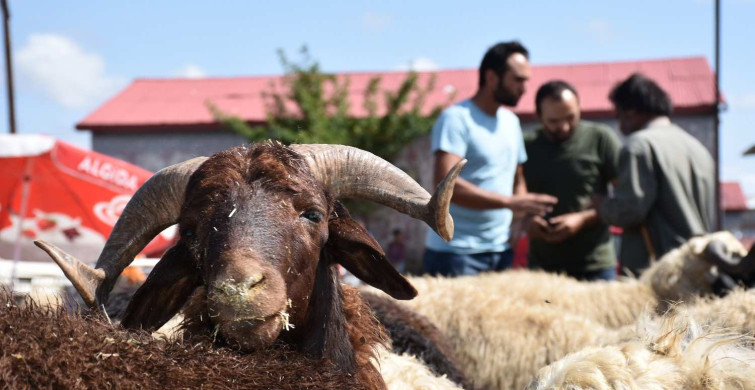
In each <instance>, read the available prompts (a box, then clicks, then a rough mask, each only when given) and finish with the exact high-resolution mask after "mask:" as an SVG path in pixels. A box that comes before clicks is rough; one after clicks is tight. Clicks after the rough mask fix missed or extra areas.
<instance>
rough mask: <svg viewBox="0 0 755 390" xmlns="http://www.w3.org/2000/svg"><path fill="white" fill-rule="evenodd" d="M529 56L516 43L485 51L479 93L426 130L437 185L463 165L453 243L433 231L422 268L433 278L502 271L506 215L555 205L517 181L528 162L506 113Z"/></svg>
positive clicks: (507, 256)
mask: <svg viewBox="0 0 755 390" xmlns="http://www.w3.org/2000/svg"><path fill="white" fill-rule="evenodd" d="M528 55H529V54H528V52H527V49H525V48H524V46H522V45H521V44H520V43H519V42H503V43H499V44H496V45H495V46H493V47H491V48H490V49H489V50H488V51H487V53H486V54H485V56H484V58H483V60H482V63H481V65H480V80H479V87H478V90H477V93H476V94H475V95H474V96H473V97H472V98H470V99H467V100H464V101H462V102H459V103H457V104H455V105H453V106H451V107H449V108H447V109H446V110H445V111H443V113H442V114H441V115H440V117H439V118H438V121H437V122H436V123H435V125H434V126H433V130H432V151H433V153H434V158H435V167H434V178H435V184H436V185H437V183H438V182H439V181H440V180H441V179H442V178H443V177H444V176H445V174H446V173H447V172H448V171H449V170H450V169H451V167H453V166H454V164H456V163H457V162H458V161H460V160H461V159H463V158H466V159H467V160H468V163H467V165H466V166H465V167H464V169H462V171H461V174H460V176H459V178H458V179H457V180H456V185H455V187H454V194H453V198H452V199H451V202H452V203H451V216H452V217H453V218H454V238H453V239H452V240H451V241H450V242H444V241H443V240H442V239H441V238H440V237H439V236H438V235H437V234H435V233H434V232H433V231H429V232H428V235H427V239H426V250H425V257H424V261H423V267H424V269H425V271H426V272H428V273H430V274H432V275H437V274H440V275H445V276H458V275H474V274H477V273H479V272H483V271H497V270H501V269H505V268H508V267H509V266H510V265H511V263H512V260H513V253H512V251H511V248H509V244H508V242H509V235H510V232H509V229H510V225H511V219H512V210H516V211H521V212H524V213H529V214H536V215H545V214H546V213H548V212H549V211H550V210H551V209H552V206H553V205H554V204H555V203H556V202H557V199H556V198H554V197H552V196H549V195H541V194H529V193H527V186H526V184H525V182H524V177H523V175H522V166H521V165H522V163H524V162H525V161H526V160H527V154H526V152H525V149H524V143H523V140H522V130H521V127H520V125H519V118H517V117H516V115H514V113H513V112H511V111H510V110H508V109H506V108H504V107H502V106H504V105H505V106H509V107H514V106H516V104H517V103H518V102H519V98H520V97H521V96H522V95H523V94H524V91H525V84H526V82H527V80H529V78H530V73H531V72H530V65H529V60H528Z"/></svg>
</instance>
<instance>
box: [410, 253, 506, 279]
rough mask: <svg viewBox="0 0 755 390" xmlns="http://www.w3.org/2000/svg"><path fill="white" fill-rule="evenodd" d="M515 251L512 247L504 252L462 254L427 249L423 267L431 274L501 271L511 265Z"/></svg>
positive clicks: (446, 274) (460, 274)
mask: <svg viewBox="0 0 755 390" xmlns="http://www.w3.org/2000/svg"><path fill="white" fill-rule="evenodd" d="M513 261H514V252H513V251H512V250H511V249H508V250H505V251H503V252H485V253H474V254H470V255H460V254H456V253H451V252H438V251H434V250H431V249H426V250H425V256H424V259H423V260H422V268H424V270H425V272H426V273H428V274H430V275H433V276H435V275H442V276H462V275H477V274H479V273H480V272H486V271H501V270H504V269H506V268H510V267H511V263H513Z"/></svg>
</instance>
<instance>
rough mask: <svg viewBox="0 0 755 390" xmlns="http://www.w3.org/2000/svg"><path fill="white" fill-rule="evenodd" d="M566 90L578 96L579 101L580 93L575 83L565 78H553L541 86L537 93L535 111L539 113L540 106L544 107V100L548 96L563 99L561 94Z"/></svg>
mask: <svg viewBox="0 0 755 390" xmlns="http://www.w3.org/2000/svg"><path fill="white" fill-rule="evenodd" d="M564 91H570V92H571V93H573V94H574V96H576V97H577V100H578V101H579V95H578V94H577V90H576V89H575V88H574V86H573V85H571V84H569V83H567V82H566V81H563V80H551V81H548V82H547V83H545V84H543V85H541V86H540V88H539V89H538V90H537V94H536V95H535V111H536V112H537V113H538V114H539V113H540V107H542V104H543V100H545V99H546V98H554V99H559V100H560V99H561V94H562V93H563V92H564Z"/></svg>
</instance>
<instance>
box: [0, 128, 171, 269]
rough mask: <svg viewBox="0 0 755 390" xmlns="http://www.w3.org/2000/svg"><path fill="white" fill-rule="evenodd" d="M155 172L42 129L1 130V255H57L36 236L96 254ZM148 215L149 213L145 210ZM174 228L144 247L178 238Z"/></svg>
mask: <svg viewBox="0 0 755 390" xmlns="http://www.w3.org/2000/svg"><path fill="white" fill-rule="evenodd" d="M150 176H152V173H151V172H149V171H147V170H144V169H142V168H139V167H137V166H135V165H132V164H129V163H127V162H125V161H121V160H118V159H116V158H113V157H110V156H106V155H104V154H100V153H96V152H93V151H90V150H84V149H80V148H78V147H75V146H73V145H71V144H68V143H66V142H63V141H59V140H56V139H54V138H52V137H48V136H42V135H12V134H2V135H0V258H6V259H13V260H21V261H51V260H50V258H49V256H47V254H46V253H44V252H43V251H42V250H40V249H39V248H37V247H36V246H34V244H33V241H34V240H36V239H43V240H45V241H48V242H51V243H53V244H55V245H57V246H58V247H60V248H61V249H63V250H64V251H66V252H68V253H70V254H72V255H74V256H76V257H78V258H79V259H80V260H82V261H85V262H89V263H93V262H95V261H96V260H97V257H98V256H99V253H100V251H102V248H103V247H104V245H105V240H106V238H107V237H108V235H109V234H110V231H111V230H112V228H113V226H114V225H115V222H116V220H117V219H118V217H119V216H120V214H121V211H122V210H123V208H124V207H125V205H126V203H127V202H128V200H129V199H130V198H131V195H132V194H133V193H134V192H136V190H137V189H138V188H139V187H140V186H141V185H142V184H143V183H144V182H145V181H146V180H147V179H149V178H150ZM144 217H145V218H149V216H144ZM174 235H175V229H168V230H166V231H164V232H163V233H161V234H160V235H158V236H157V237H156V238H155V239H154V240H153V241H152V242H151V243H150V244H149V245H148V246H147V247H146V248H145V250H144V252H143V253H156V252H160V251H162V250H164V249H166V248H167V247H169V246H170V245H172V243H173V239H174Z"/></svg>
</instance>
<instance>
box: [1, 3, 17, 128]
mask: <svg viewBox="0 0 755 390" xmlns="http://www.w3.org/2000/svg"><path fill="white" fill-rule="evenodd" d="M2 1H3V4H2V5H3V28H4V29H5V74H6V79H7V84H8V119H9V120H10V133H11V134H15V133H16V104H15V101H14V99H13V61H12V60H11V55H10V53H11V50H10V26H9V25H10V11H9V10H8V0H2Z"/></svg>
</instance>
